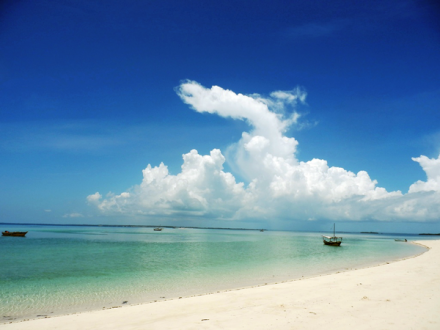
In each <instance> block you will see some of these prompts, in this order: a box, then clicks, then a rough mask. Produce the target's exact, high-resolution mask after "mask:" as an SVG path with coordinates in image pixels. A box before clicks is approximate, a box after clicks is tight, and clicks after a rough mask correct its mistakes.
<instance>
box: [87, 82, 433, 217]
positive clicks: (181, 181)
mask: <svg viewBox="0 0 440 330" xmlns="http://www.w3.org/2000/svg"><path fill="white" fill-rule="evenodd" d="M177 93H178V95H179V96H180V97H181V99H182V100H183V101H184V102H185V103H187V104H189V105H190V106H191V107H192V108H193V109H194V110H195V111H197V112H208V113H212V114H217V115H219V116H221V117H225V118H227V117H229V118H233V119H238V120H244V121H246V122H247V123H248V124H249V125H250V126H251V129H250V131H249V132H243V134H242V137H241V139H240V140H239V141H237V143H235V144H233V145H232V146H230V147H229V149H228V150H227V155H228V163H229V164H230V165H231V167H232V168H233V169H234V170H235V171H236V172H238V173H240V175H241V176H242V177H244V178H246V179H247V180H248V181H249V184H248V185H247V186H245V185H244V183H239V182H237V181H236V179H235V177H234V176H233V175H232V174H231V173H227V172H225V171H224V169H223V164H224V163H225V157H224V156H223V154H222V152H221V151H220V150H218V149H214V150H212V151H211V153H210V155H200V154H199V153H198V152H197V151H196V150H191V151H190V152H189V153H187V154H184V155H183V165H182V171H181V172H180V173H179V174H177V175H171V174H169V173H168V168H167V167H166V166H165V165H164V164H163V163H161V164H160V165H159V166H156V167H152V166H151V165H148V166H147V168H145V169H144V170H143V180H142V182H141V183H140V184H139V185H137V186H134V187H132V188H130V189H129V190H128V191H126V192H123V193H121V194H119V195H116V194H111V193H110V194H108V195H107V196H106V197H105V198H103V197H102V195H101V194H100V193H98V192H97V193H95V194H93V195H90V196H88V197H87V199H88V202H89V203H90V204H92V205H96V206H97V207H98V209H99V210H100V211H101V212H103V213H106V214H124V215H139V214H144V215H161V216H167V215H168V216H172V215H177V214H178V215H187V216H202V217H207V218H208V217H209V218H218V219H239V220H246V219H254V220H261V219H274V218H281V219H291V220H307V219H313V220H319V219H333V220H338V219H344V220H356V221H359V220H385V221H387V220H388V221H392V220H411V221H414V220H418V221H424V220H433V219H436V218H438V217H439V216H440V208H439V206H437V204H438V203H437V200H438V197H439V192H440V156H439V159H429V158H427V157H425V156H421V157H419V158H414V160H415V161H417V162H419V163H420V165H421V166H422V168H423V169H424V170H425V172H426V173H427V176H428V180H427V181H426V182H422V181H418V182H416V183H415V184H413V185H412V186H411V187H410V189H409V193H407V194H405V195H403V194H402V193H401V192H400V191H394V192H387V191H386V190H385V189H384V188H381V187H378V186H377V181H375V180H372V179H371V178H370V176H369V175H368V173H367V172H365V171H360V172H358V173H353V172H350V171H347V170H345V169H343V168H340V167H330V166H328V164H327V162H326V161H325V160H322V159H312V160H310V161H308V162H300V161H298V160H297V158H296V157H295V152H296V147H297V145H298V142H297V141H296V139H295V138H293V137H287V136H286V135H285V132H286V130H287V129H288V128H289V127H290V126H291V125H295V124H296V122H297V119H298V115H297V114H296V111H295V106H296V105H297V104H298V103H305V97H306V94H305V92H304V91H302V90H301V89H298V88H297V89H294V90H292V91H276V92H273V93H271V94H270V97H266V98H264V97H262V96H261V95H258V94H254V95H243V94H236V93H234V92H232V91H230V90H225V89H223V88H221V87H218V86H213V87H212V88H205V87H203V86H201V85H200V84H198V83H196V82H193V81H187V82H185V83H182V84H181V85H180V86H179V88H178V89H177ZM289 107H290V114H289ZM292 110H293V111H292Z"/></svg>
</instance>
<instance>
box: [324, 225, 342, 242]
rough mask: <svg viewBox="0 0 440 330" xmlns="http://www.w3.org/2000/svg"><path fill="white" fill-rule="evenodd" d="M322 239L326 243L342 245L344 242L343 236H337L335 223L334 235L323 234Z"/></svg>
mask: <svg viewBox="0 0 440 330" xmlns="http://www.w3.org/2000/svg"><path fill="white" fill-rule="evenodd" d="M322 240H323V242H324V244H325V245H331V246H340V245H341V243H342V237H336V234H335V224H333V236H324V235H322Z"/></svg>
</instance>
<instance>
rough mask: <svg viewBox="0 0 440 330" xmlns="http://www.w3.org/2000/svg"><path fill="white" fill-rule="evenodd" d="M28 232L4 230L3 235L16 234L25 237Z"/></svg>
mask: <svg viewBox="0 0 440 330" xmlns="http://www.w3.org/2000/svg"><path fill="white" fill-rule="evenodd" d="M27 233H28V232H27V231H7V230H6V231H3V232H2V235H3V236H16V237H25V236H26V234H27Z"/></svg>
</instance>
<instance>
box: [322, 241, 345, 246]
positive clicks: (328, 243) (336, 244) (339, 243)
mask: <svg viewBox="0 0 440 330" xmlns="http://www.w3.org/2000/svg"><path fill="white" fill-rule="evenodd" d="M323 242H324V244H325V245H330V246H340V245H341V243H342V242H327V241H323Z"/></svg>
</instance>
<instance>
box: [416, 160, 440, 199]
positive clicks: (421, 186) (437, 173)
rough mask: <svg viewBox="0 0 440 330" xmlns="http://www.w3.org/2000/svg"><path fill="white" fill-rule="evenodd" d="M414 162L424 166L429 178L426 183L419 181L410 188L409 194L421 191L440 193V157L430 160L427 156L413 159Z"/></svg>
mask: <svg viewBox="0 0 440 330" xmlns="http://www.w3.org/2000/svg"><path fill="white" fill-rule="evenodd" d="M412 160H413V161H415V162H417V163H419V164H420V166H422V168H423V170H424V171H425V173H426V176H427V177H428V180H427V181H426V182H423V181H420V180H419V181H417V182H416V183H414V184H412V185H411V186H410V187H409V192H410V193H414V192H419V191H440V155H439V157H438V158H437V159H430V158H428V157H426V156H420V157H417V158H413V159H412Z"/></svg>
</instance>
